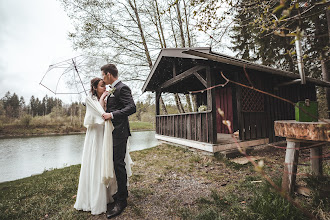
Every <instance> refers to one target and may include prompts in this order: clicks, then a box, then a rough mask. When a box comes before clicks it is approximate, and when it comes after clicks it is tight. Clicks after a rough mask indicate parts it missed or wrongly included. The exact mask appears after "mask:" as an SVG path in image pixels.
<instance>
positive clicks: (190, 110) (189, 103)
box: [186, 94, 193, 112]
mask: <svg viewBox="0 0 330 220" xmlns="http://www.w3.org/2000/svg"><path fill="white" fill-rule="evenodd" d="M186 100H187V105H188V111H189V112H192V111H193V110H192V106H191V101H190V95H189V94H186Z"/></svg>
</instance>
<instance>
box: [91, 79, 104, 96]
mask: <svg viewBox="0 0 330 220" xmlns="http://www.w3.org/2000/svg"><path fill="white" fill-rule="evenodd" d="M101 80H102V79H101V78H98V77H95V78H94V79H92V80H91V93H92V95H95V96H96V97H97V92H96V90H97V86H98V85H99V82H100V81H101Z"/></svg>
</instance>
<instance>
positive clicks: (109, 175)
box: [74, 97, 132, 215]
mask: <svg viewBox="0 0 330 220" xmlns="http://www.w3.org/2000/svg"><path fill="white" fill-rule="evenodd" d="M103 113H105V112H104V110H103V108H102V107H101V105H100V103H99V102H98V100H97V98H96V97H87V98H86V115H85V120H84V126H85V127H87V131H86V137H85V142H84V150H83V156H82V162H81V170H80V177H79V185H78V192H77V198H76V203H75V204H74V208H75V209H77V210H83V211H90V212H91V214H92V215H98V214H101V213H104V212H106V211H107V203H109V202H112V201H113V199H112V195H114V194H115V193H116V191H117V183H116V178H115V175H114V170H113V161H112V158H113V157H112V151H113V149H112V130H113V126H112V123H111V121H107V122H104V120H103V118H102V114H103ZM103 140H106V142H104V141H103ZM106 143H111V144H110V145H109V144H106ZM108 159H109V160H108ZM110 159H111V160H110ZM125 162H126V171H127V176H131V175H132V171H131V164H132V160H131V158H130V155H129V149H127V150H126V157H125ZM127 184H128V182H127Z"/></svg>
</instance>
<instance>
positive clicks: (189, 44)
mask: <svg viewBox="0 0 330 220" xmlns="http://www.w3.org/2000/svg"><path fill="white" fill-rule="evenodd" d="M183 6H184V16H185V20H186V29H187V39H188V47H191V40H190V31H189V22H188V15H187V7H186V1H185V0H183Z"/></svg>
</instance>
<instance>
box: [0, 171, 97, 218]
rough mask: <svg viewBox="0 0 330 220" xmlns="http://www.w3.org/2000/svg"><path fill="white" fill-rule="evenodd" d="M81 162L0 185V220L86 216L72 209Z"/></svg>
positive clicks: (86, 213) (85, 213)
mask: <svg viewBox="0 0 330 220" xmlns="http://www.w3.org/2000/svg"><path fill="white" fill-rule="evenodd" d="M79 171H80V165H75V166H70V167H66V168H63V169H54V170H52V171H46V172H44V173H43V174H41V175H36V176H32V177H28V178H24V179H20V180H16V181H11V182H5V183H1V184H0V201H1V203H0V210H1V211H0V219H44V218H46V217H48V218H52V219H86V218H87V217H88V216H90V214H89V213H88V212H79V211H76V210H75V209H73V204H74V202H75V198H74V197H73V196H74V195H76V192H77V186H78V178H79Z"/></svg>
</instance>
